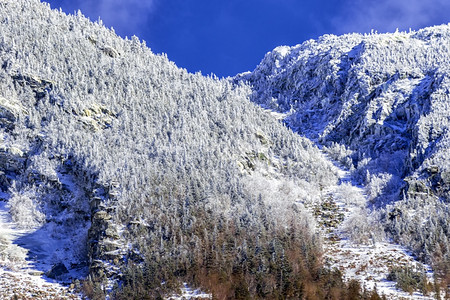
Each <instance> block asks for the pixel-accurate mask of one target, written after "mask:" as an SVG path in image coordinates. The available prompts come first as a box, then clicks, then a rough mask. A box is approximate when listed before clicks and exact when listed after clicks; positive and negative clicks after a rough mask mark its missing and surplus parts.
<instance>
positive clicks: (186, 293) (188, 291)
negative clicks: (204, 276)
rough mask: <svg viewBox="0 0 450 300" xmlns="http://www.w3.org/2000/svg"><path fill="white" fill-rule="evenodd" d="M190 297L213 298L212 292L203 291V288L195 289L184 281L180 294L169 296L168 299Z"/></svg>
mask: <svg viewBox="0 0 450 300" xmlns="http://www.w3.org/2000/svg"><path fill="white" fill-rule="evenodd" d="M188 299H197V300H200V299H202V300H203V299H212V295H211V294H206V293H203V292H202V291H201V290H198V289H197V290H193V289H192V288H190V287H189V286H188V285H187V283H183V287H182V288H181V294H180V295H172V296H170V297H167V298H166V300H188Z"/></svg>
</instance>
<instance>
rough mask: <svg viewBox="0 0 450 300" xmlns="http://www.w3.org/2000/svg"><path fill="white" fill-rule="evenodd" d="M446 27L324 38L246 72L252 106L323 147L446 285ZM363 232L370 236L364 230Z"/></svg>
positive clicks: (394, 234)
mask: <svg viewBox="0 0 450 300" xmlns="http://www.w3.org/2000/svg"><path fill="white" fill-rule="evenodd" d="M449 50H450V25H441V26H436V27H430V28H425V29H422V30H419V31H417V32H410V33H401V32H396V33H392V34H371V35H360V34H349V35H344V36H333V35H325V36H323V37H321V38H319V39H318V40H310V41H307V42H305V43H303V44H301V45H297V46H294V47H286V46H282V47H278V48H276V49H275V50H273V51H272V52H270V53H268V54H267V55H266V56H265V58H264V59H263V60H262V62H261V63H260V65H259V66H258V67H257V68H256V69H255V70H254V71H253V72H249V73H244V74H240V75H238V76H236V77H235V78H234V80H235V81H236V82H240V81H244V82H246V83H249V84H250V85H251V86H252V89H253V94H252V97H251V98H252V101H254V102H256V103H258V104H260V105H262V106H263V107H266V108H270V109H272V110H275V111H277V112H281V113H285V114H286V117H285V118H284V122H285V123H286V124H287V125H288V126H289V127H290V128H292V129H293V130H294V131H296V132H298V133H299V134H300V135H302V136H305V137H308V138H310V139H312V140H314V141H316V142H317V143H319V144H321V145H323V146H325V148H324V150H325V151H326V152H328V153H329V155H330V156H331V157H333V158H334V159H335V160H337V161H339V162H340V163H342V164H344V165H345V166H346V167H347V168H348V169H349V170H350V171H351V172H352V177H353V180H354V181H355V182H357V183H359V184H364V186H365V190H366V193H367V194H368V197H369V203H368V209H369V210H370V211H371V212H372V214H373V215H376V216H378V217H377V218H378V219H379V221H380V222H382V223H383V224H384V227H385V232H386V233H387V234H388V236H389V237H391V238H393V239H394V240H395V241H399V242H401V243H402V244H404V245H405V246H407V247H409V248H410V249H412V250H413V251H414V252H415V254H416V255H417V256H418V257H420V258H421V259H423V260H424V261H427V262H429V263H432V264H433V266H434V268H435V269H436V270H437V271H438V274H440V276H441V278H443V280H444V282H445V281H446V282H447V283H446V285H448V283H449V269H448V266H449V265H450V253H449V243H448V242H449V237H450V228H449V224H450V212H449V209H448V203H449V199H450V180H449V179H450V177H449V174H450V173H449V171H450V156H449V153H450V151H449V149H450V136H449V125H450V96H449V94H450V80H449V79H450V78H449V76H450V75H449V74H450V51H449ZM368 233H370V232H368Z"/></svg>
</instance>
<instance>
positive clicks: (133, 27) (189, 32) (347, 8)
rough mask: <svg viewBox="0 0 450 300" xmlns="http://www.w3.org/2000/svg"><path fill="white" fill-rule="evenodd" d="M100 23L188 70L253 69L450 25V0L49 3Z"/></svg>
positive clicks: (58, 0) (63, 0) (224, 72)
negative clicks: (325, 45) (292, 55)
mask: <svg viewBox="0 0 450 300" xmlns="http://www.w3.org/2000/svg"><path fill="white" fill-rule="evenodd" d="M45 1H46V2H49V3H50V4H51V7H52V8H59V7H61V8H62V9H63V11H65V12H66V13H73V12H74V11H76V10H78V9H80V10H81V12H82V13H83V14H84V15H85V16H87V17H89V18H90V19H91V20H98V18H99V17H100V18H101V19H102V21H103V23H104V24H105V25H106V26H107V27H114V30H115V31H116V33H117V34H119V35H120V36H122V37H125V36H128V37H131V36H132V35H136V36H138V37H139V38H140V39H141V40H145V41H146V43H147V45H148V46H149V47H150V48H151V49H152V51H153V52H156V53H161V52H164V53H167V55H168V57H169V59H170V60H172V61H174V62H175V63H176V64H177V65H178V66H179V67H183V68H186V69H188V71H190V72H197V71H201V72H202V73H203V74H210V73H214V74H216V75H217V76H219V77H222V76H233V75H235V74H237V73H240V72H245V71H251V70H253V69H254V68H255V67H256V65H257V64H258V63H259V62H260V61H261V59H262V58H263V57H264V54H265V53H266V52H268V51H270V50H272V49H273V48H275V47H276V46H279V45H289V46H292V45H296V44H299V43H302V42H303V41H305V40H307V39H311V38H317V37H319V36H320V35H323V34H327V33H332V34H344V33H348V32H361V33H364V32H370V31H371V30H372V29H373V30H377V31H378V32H392V31H395V30H396V29H397V28H398V29H400V30H409V28H411V29H419V28H422V27H425V26H431V25H440V24H443V23H448V22H450V14H449V12H450V1H449V0H428V1H424V0H311V1H310V0H297V1H296V0H45Z"/></svg>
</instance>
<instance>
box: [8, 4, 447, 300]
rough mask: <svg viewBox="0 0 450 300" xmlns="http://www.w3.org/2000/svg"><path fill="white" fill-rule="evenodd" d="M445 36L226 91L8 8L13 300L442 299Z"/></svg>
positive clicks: (18, 7) (262, 77)
mask: <svg viewBox="0 0 450 300" xmlns="http://www.w3.org/2000/svg"><path fill="white" fill-rule="evenodd" d="M449 32H450V30H449V27H448V26H441V27H436V28H429V29H424V30H422V31H419V32H413V33H408V34H406V33H396V34H390V35H371V36H360V35H347V36H342V37H335V36H324V37H322V38H320V39H319V40H318V41H309V42H306V43H304V44H302V45H300V46H296V47H292V48H289V47H280V48H277V49H276V50H274V51H273V52H272V53H269V54H268V55H267V56H266V57H265V58H264V60H263V62H262V63H261V65H260V66H259V67H258V68H257V69H256V70H255V71H254V72H253V73H247V74H242V75H239V76H237V77H236V78H234V79H231V80H230V79H218V78H216V77H214V76H208V77H205V76H203V75H201V74H199V73H198V74H190V73H188V72H187V71H186V70H184V69H180V68H178V67H177V66H176V65H175V64H174V63H173V62H170V61H169V60H168V59H167V57H166V56H165V55H155V54H153V53H152V52H151V50H150V49H149V48H148V47H147V46H146V44H145V43H144V42H141V41H140V40H139V39H138V38H137V37H132V38H131V39H128V38H127V39H122V38H120V37H118V36H117V35H116V34H115V33H114V31H113V30H109V29H106V28H105V27H104V26H103V25H102V23H101V21H98V22H95V23H94V22H91V21H90V20H88V19H87V18H85V17H84V16H83V15H82V14H81V13H78V14H76V15H75V16H68V15H66V14H64V13H63V12H61V11H58V10H51V9H50V7H49V6H48V5H47V4H43V3H41V2H40V1H39V0H0V298H14V297H19V298H20V297H23V298H27V297H28V298H30V297H31V298H36V299H53V298H55V297H59V298H65V299H77V298H80V297H83V296H87V297H89V298H92V299H105V298H109V299H161V298H166V299H180V298H182V297H192V298H201V297H205V298H214V299H357V298H363V299H368V298H369V297H371V299H378V298H379V295H378V294H377V290H376V286H377V285H378V284H379V283H380V288H382V289H383V290H382V292H383V293H385V294H386V295H388V296H389V297H391V298H392V297H394V298H395V297H397V298H398V297H399V296H402V297H403V296H404V295H405V297H408V295H409V294H411V295H413V296H411V297H415V296H420V297H422V299H428V298H427V297H429V296H437V293H438V292H439V291H440V289H439V287H440V285H441V290H444V289H445V287H444V285H445V284H448V280H449V277H448V274H449V272H448V266H449V265H450V264H449V250H448V247H449V244H448V238H449V228H448V226H449V225H448V224H449V211H448V207H447V205H448V202H449V190H450V188H449V186H450V183H449V174H450V173H449V172H450V170H449V168H450V164H449V157H448V153H449V152H448V146H449V145H448V141H449V139H448V124H449V122H450V120H449V109H450V108H449V104H448V103H449V101H448V100H449V96H448V95H449V87H450V82H449V80H448V74H450V73H449V72H448V71H449V67H448V64H449V59H448V55H449V52H448V50H449V36H450V33H449ZM252 101H253V102H256V104H255V103H252ZM261 106H263V107H261ZM280 116H281V117H282V118H284V121H285V123H286V124H288V125H289V127H290V128H292V129H294V130H291V129H288V128H286V126H285V125H284V124H283V123H281V122H280V121H279V118H280ZM294 131H295V132H294ZM297 133H300V135H299V134H297ZM343 168H344V169H346V170H343ZM397 243H401V244H402V245H404V247H401V246H399V245H398V244H397ZM377 249H378V250H377ZM408 249H409V250H413V251H414V253H415V254H416V255H417V256H418V257H413V256H412V255H411V253H410V252H408ZM352 251H353V252H352ZM380 252H386V255H384V256H383V258H382V259H379V260H378V257H380ZM350 256H355V257H350ZM356 256H358V257H356ZM366 258H367V259H368V260H371V261H373V260H376V262H375V263H373V264H369V265H363V263H362V261H363V260H365V259H366ZM415 258H418V259H421V260H422V262H424V263H427V264H430V265H431V266H432V267H433V270H434V271H435V273H434V274H436V276H435V277H436V278H430V277H432V276H431V275H430V274H432V273H431V271H430V270H429V267H428V265H426V264H425V265H424V264H422V263H417V262H416V261H415V260H414V259H415ZM392 260H399V263H391V262H392ZM412 264H414V266H417V267H416V268H415V269H414V270H412V269H410V267H411V266H412ZM368 266H369V267H368ZM372 267H373V268H374V270H373V271H369V270H368V269H370V268H372ZM363 268H364V270H362V269H363ZM422 271H423V272H422ZM358 272H359V273H358ZM424 272H428V273H424ZM446 280H447V281H446ZM405 282H406V283H405ZM433 282H435V284H434V283H433ZM443 287H444V288H443ZM400 289H402V290H403V291H400ZM425 294H427V295H429V296H426V295H425ZM377 297H378V298H377Z"/></svg>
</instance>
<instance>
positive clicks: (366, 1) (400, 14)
mask: <svg viewBox="0 0 450 300" xmlns="http://www.w3.org/2000/svg"><path fill="white" fill-rule="evenodd" d="M345 3H346V6H345V7H344V8H343V10H342V11H341V13H340V14H339V15H337V16H336V17H334V18H333V19H332V24H333V25H334V26H335V27H336V28H335V30H336V32H337V33H345V32H368V31H370V30H371V29H375V30H378V32H391V31H395V29H396V28H398V29H400V30H408V29H409V28H412V29H418V28H421V27H426V26H431V25H440V24H442V23H448V22H449V21H450V17H449V15H448V12H449V11H450V1H448V0H429V1H424V0H375V1H374V0H347V1H345Z"/></svg>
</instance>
